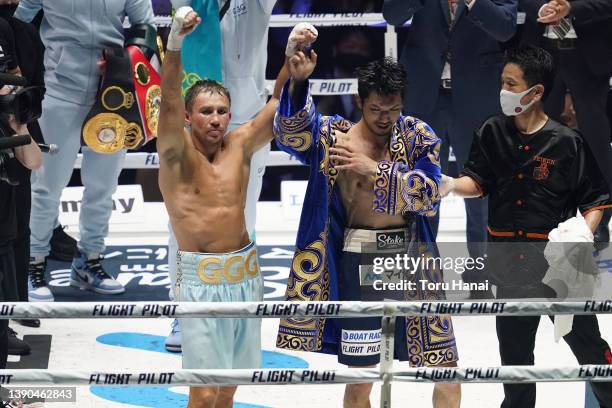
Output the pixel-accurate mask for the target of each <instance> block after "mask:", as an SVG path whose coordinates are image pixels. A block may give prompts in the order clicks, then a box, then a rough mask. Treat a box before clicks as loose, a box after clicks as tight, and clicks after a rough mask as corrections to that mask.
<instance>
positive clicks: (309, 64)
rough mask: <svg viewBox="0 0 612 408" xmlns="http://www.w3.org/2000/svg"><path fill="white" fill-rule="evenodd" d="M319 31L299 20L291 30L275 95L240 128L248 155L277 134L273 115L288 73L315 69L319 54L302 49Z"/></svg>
mask: <svg viewBox="0 0 612 408" xmlns="http://www.w3.org/2000/svg"><path fill="white" fill-rule="evenodd" d="M317 35H318V34H317V30H316V28H314V27H313V26H312V25H311V24H307V23H301V24H298V25H296V26H295V27H294V29H293V30H292V31H291V34H290V35H289V39H288V40H287V48H286V50H285V55H286V59H285V64H284V65H283V67H282V68H281V70H280V72H279V73H278V76H277V77H276V82H275V83H274V92H273V94H272V97H271V98H270V100H269V101H268V103H267V104H266V106H264V108H263V109H262V110H261V111H260V112H259V114H257V116H256V117H255V118H254V119H253V120H252V121H250V122H249V123H247V124H246V126H244V127H243V128H242V129H241V131H242V132H244V133H243V134H244V136H245V140H246V142H245V143H246V146H247V148H246V149H245V153H246V154H248V155H249V157H250V156H251V155H253V153H255V152H256V151H257V150H259V149H260V148H261V147H263V146H264V145H265V144H267V143H270V141H271V140H272V138H273V137H274V133H273V131H272V127H273V124H274V115H275V114H276V108H277V107H278V103H279V100H280V97H281V92H282V89H283V85H284V84H285V82H287V79H289V76H290V75H291V76H292V77H295V76H296V75H297V76H300V77H308V76H310V74H311V73H312V71H313V70H314V67H315V66H316V63H317V54H316V53H315V52H314V51H313V50H311V51H310V53H309V57H306V55H305V54H304V53H303V52H302V51H301V50H304V49H306V48H308V47H310V46H311V45H312V43H314V42H315V41H316V39H317Z"/></svg>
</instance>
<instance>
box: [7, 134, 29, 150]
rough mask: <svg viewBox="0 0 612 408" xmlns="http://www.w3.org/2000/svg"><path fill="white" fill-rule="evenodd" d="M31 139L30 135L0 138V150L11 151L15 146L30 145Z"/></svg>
mask: <svg viewBox="0 0 612 408" xmlns="http://www.w3.org/2000/svg"><path fill="white" fill-rule="evenodd" d="M31 142H32V138H31V137H30V135H19V136H10V137H2V138H0V150H6V149H12V148H13V147H17V146H24V145H27V144H30V143H31Z"/></svg>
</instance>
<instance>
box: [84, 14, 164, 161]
mask: <svg viewBox="0 0 612 408" xmlns="http://www.w3.org/2000/svg"><path fill="white" fill-rule="evenodd" d="M147 27H150V29H151V30H153V32H154V30H155V29H154V28H153V27H151V26H146V25H140V26H136V27H133V28H132V29H131V30H130V31H129V32H128V34H129V33H134V32H136V33H138V34H137V35H140V34H146V35H149V36H150V34H147V33H150V30H149V29H148V28H147ZM153 38H155V36H153ZM148 43H149V41H147V40H146V39H145V38H142V39H135V37H131V38H130V37H128V40H126V45H127V48H126V49H123V48H119V47H114V48H107V49H105V50H104V54H103V56H104V61H105V63H106V69H105V71H104V75H103V77H102V80H101V83H100V88H99V90H98V94H97V96H96V102H95V103H94V105H93V107H92V108H91V110H90V111H89V113H88V114H87V117H86V118H85V121H84V123H83V128H82V135H83V141H84V142H85V144H86V145H87V146H89V147H90V148H91V149H92V150H94V151H95V152H98V153H115V152H117V151H119V150H121V149H123V148H128V149H138V148H139V147H141V146H143V145H144V144H146V143H147V142H149V141H150V140H152V139H153V138H155V137H156V136H157V122H158V116H159V106H160V100H161V87H160V83H161V81H160V76H159V74H158V73H157V70H156V69H155V68H153V66H152V65H151V63H150V61H149V58H147V56H146V55H151V57H152V56H154V55H156V54H157V44H156V42H155V40H153V42H152V46H151V49H145V50H144V51H143V50H142V49H141V47H143V48H144V47H148Z"/></svg>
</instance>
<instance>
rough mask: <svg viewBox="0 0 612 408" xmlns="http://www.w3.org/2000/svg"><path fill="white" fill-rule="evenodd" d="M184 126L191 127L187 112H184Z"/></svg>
mask: <svg viewBox="0 0 612 408" xmlns="http://www.w3.org/2000/svg"><path fill="white" fill-rule="evenodd" d="M185 126H188V127H190V126H191V116H190V115H189V112H187V111H185Z"/></svg>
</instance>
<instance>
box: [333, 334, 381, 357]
mask: <svg viewBox="0 0 612 408" xmlns="http://www.w3.org/2000/svg"><path fill="white" fill-rule="evenodd" d="M381 337H382V330H381V329H377V330H344V329H343V330H342V341H341V347H342V354H344V355H345V356H372V355H375V354H378V353H380V339H381Z"/></svg>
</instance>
